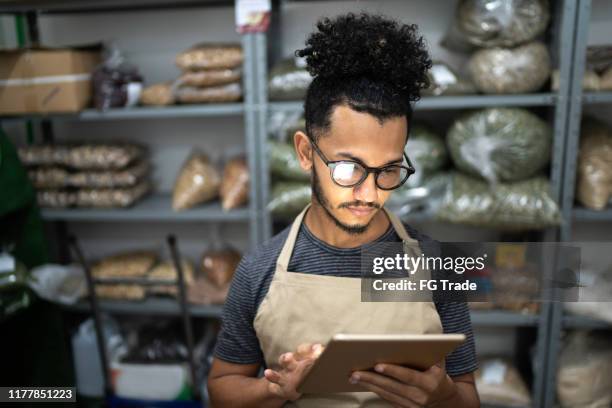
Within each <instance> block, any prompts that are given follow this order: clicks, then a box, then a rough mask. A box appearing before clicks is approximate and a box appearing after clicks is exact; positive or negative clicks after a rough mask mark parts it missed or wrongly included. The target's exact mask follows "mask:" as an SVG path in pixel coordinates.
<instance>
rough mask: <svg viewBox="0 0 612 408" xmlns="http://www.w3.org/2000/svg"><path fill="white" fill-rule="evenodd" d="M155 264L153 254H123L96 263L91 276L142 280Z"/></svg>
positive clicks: (140, 252)
mask: <svg viewBox="0 0 612 408" xmlns="http://www.w3.org/2000/svg"><path fill="white" fill-rule="evenodd" d="M156 262H157V255H156V254H155V252H151V251H130V252H123V253H119V254H116V255H112V256H108V257H106V258H103V259H101V260H100V261H98V262H96V263H95V264H94V265H93V266H92V268H91V274H92V275H93V276H94V277H95V278H98V279H105V278H106V279H117V278H144V277H146V276H147V274H148V273H149V271H150V270H151V268H152V267H153V265H155V263H156Z"/></svg>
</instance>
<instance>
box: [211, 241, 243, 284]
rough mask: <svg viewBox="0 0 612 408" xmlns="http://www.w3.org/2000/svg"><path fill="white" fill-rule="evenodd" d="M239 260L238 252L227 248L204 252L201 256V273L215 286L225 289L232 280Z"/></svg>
mask: <svg viewBox="0 0 612 408" xmlns="http://www.w3.org/2000/svg"><path fill="white" fill-rule="evenodd" d="M240 258H241V255H240V252H238V251H236V250H234V249H232V248H229V247H228V248H223V249H216V250H209V251H206V252H205V253H204V255H203V256H202V272H203V274H204V276H205V277H206V279H208V281H210V282H211V283H212V284H214V285H215V286H217V287H219V288H222V287H225V286H226V285H228V284H229V283H230V281H231V280H232V278H233V276H234V272H235V271H236V267H237V266H238V263H239V262H240Z"/></svg>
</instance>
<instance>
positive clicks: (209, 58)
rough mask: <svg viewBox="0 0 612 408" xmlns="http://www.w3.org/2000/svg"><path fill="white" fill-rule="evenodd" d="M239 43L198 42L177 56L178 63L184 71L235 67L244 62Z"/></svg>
mask: <svg viewBox="0 0 612 408" xmlns="http://www.w3.org/2000/svg"><path fill="white" fill-rule="evenodd" d="M242 60H243V55H242V48H241V47H240V45H239V44H204V43H200V44H196V45H194V46H193V47H191V48H189V49H188V50H186V51H183V52H181V53H180V54H179V55H177V57H176V65H177V66H178V67H179V68H180V69H182V70H183V71H197V70H202V69H224V68H235V67H237V66H239V65H241V64H242Z"/></svg>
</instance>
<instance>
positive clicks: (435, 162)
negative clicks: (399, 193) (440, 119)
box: [404, 125, 448, 187]
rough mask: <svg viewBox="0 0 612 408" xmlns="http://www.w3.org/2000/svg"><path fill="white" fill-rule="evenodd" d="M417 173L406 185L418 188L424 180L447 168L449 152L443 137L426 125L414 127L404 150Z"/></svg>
mask: <svg viewBox="0 0 612 408" xmlns="http://www.w3.org/2000/svg"><path fill="white" fill-rule="evenodd" d="M404 150H405V151H406V154H407V155H408V157H409V158H410V161H411V162H412V164H413V165H414V167H415V169H416V172H415V173H414V174H412V175H411V176H410V177H409V178H408V181H407V182H406V184H405V185H408V186H411V187H416V186H419V185H421V184H422V182H423V179H424V178H425V177H427V176H429V175H431V174H433V173H435V172H437V171H439V170H441V169H443V168H444V167H445V166H446V163H447V162H448V152H447V150H446V143H445V142H444V139H443V138H442V136H440V135H438V134H437V133H436V132H434V131H433V130H432V129H431V128H429V127H427V126H424V125H416V126H413V127H412V129H411V130H410V135H409V136H408V142H407V143H406V147H405V149H404Z"/></svg>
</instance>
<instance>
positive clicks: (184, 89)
mask: <svg viewBox="0 0 612 408" xmlns="http://www.w3.org/2000/svg"><path fill="white" fill-rule="evenodd" d="M175 96H176V100H177V101H179V102H180V103H222V102H236V101H239V100H240V99H241V98H242V86H241V85H240V83H233V84H227V85H219V86H209V87H202V88H201V87H195V86H181V87H179V88H177V89H176V93H175Z"/></svg>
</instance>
